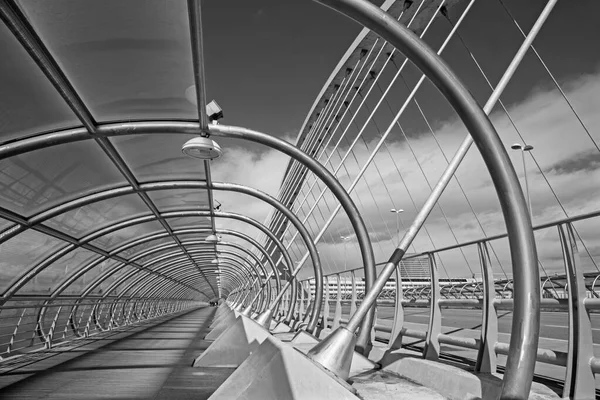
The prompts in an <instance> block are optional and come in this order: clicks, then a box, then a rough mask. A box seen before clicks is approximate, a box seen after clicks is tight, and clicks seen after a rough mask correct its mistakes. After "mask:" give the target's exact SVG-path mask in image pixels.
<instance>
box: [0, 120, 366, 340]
mask: <svg viewBox="0 0 600 400" xmlns="http://www.w3.org/2000/svg"><path fill="white" fill-rule="evenodd" d="M133 127H135V129H132V128H133ZM209 129H210V132H211V134H212V135H217V136H225V137H232V138H238V139H244V140H251V141H255V142H257V143H261V144H264V145H267V146H269V147H271V148H275V149H277V150H278V151H282V152H284V153H285V154H287V155H289V156H291V157H293V158H294V159H296V160H297V161H298V162H300V163H301V164H304V165H305V166H306V167H307V168H308V169H310V170H311V171H312V172H313V173H314V174H315V175H316V176H318V177H319V179H321V180H323V182H324V183H325V184H326V185H327V186H328V187H329V189H330V190H331V191H332V193H333V194H334V195H335V196H336V197H337V199H338V201H340V202H341V204H342V207H343V208H344V210H345V211H346V214H347V215H348V216H349V218H350V220H351V223H352V225H353V228H354V229H355V231H356V232H357V237H358V238H359V247H360V248H361V254H362V257H363V264H364V268H365V284H366V287H367V288H369V287H370V285H371V283H372V281H373V280H374V276H375V260H374V255H373V249H372V246H371V243H370V241H369V238H368V234H367V230H366V227H365V225H364V221H362V218H361V217H360V214H359V213H358V209H357V208H356V206H355V205H354V202H353V201H352V199H351V198H350V196H349V195H348V193H346V192H345V190H344V189H343V187H342V186H341V184H340V183H339V182H338V181H337V180H336V179H335V177H334V176H333V175H331V173H330V172H329V171H328V170H327V169H326V168H324V167H323V166H322V165H321V164H320V163H318V162H317V161H316V160H314V159H313V158H312V157H310V156H308V155H307V154H305V153H304V152H302V151H301V150H299V149H297V148H296V147H294V146H293V145H291V144H289V143H287V142H285V141H283V140H281V139H279V138H275V137H271V136H269V135H265V134H261V133H260V132H256V131H251V130H244V129H242V128H235V127H226V126H224V125H211V126H209ZM153 133H160V134H165V133H188V134H189V133H191V134H198V133H199V126H198V124H197V123H192V122H180V121H170V122H129V123H115V124H103V125H97V126H95V135H96V136H99V137H104V136H119V135H130V134H153ZM50 138H51V140H49V139H50ZM90 138H91V137H90V135H89V133H88V131H87V129H85V128H74V129H65V130H59V131H56V132H52V133H50V134H45V135H40V136H36V137H33V138H28V139H22V140H18V141H16V142H13V143H8V144H5V145H1V146H0V159H2V158H5V157H8V156H14V155H18V154H22V153H24V152H29V151H33V150H36V149H39V148H41V147H47V146H49V145H58V144H65V143H71V142H75V141H80V140H88V139H90ZM373 314H374V312H373V311H370V312H369V313H368V316H367V318H366V319H364V327H363V328H364V329H361V332H363V333H361V334H360V337H359V344H360V345H361V346H362V345H363V344H364V348H366V347H367V346H368V345H369V344H370V337H369V334H368V332H370V329H371V325H372V322H373Z"/></svg>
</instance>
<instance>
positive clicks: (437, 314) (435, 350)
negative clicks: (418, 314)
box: [423, 253, 442, 360]
mask: <svg viewBox="0 0 600 400" xmlns="http://www.w3.org/2000/svg"><path fill="white" fill-rule="evenodd" d="M428 256H429V267H430V271H431V292H430V293H431V300H430V303H429V327H428V329H427V337H426V338H425V348H424V349H423V356H424V357H425V358H426V359H428V360H437V359H438V358H439V355H440V342H439V339H438V337H439V335H440V333H442V314H441V310H440V305H439V299H440V283H439V279H438V278H439V277H438V270H437V263H436V261H435V254H433V253H429V254H428Z"/></svg>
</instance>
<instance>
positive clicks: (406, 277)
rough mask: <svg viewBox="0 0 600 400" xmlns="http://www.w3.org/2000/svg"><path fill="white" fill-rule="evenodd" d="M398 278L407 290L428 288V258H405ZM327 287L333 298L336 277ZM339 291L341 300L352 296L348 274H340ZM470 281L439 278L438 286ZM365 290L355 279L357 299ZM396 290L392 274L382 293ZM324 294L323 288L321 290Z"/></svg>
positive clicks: (313, 284)
mask: <svg viewBox="0 0 600 400" xmlns="http://www.w3.org/2000/svg"><path fill="white" fill-rule="evenodd" d="M400 274H401V275H400V276H401V279H402V288H403V289H409V288H414V287H421V286H429V285H430V284H431V276H430V261H429V258H428V257H414V258H407V259H405V260H402V261H401V262H400ZM327 280H328V286H329V297H330V298H335V297H336V296H337V291H338V280H337V275H332V276H329V277H328V278H327ZM340 281H341V282H340V284H341V285H340V286H341V287H340V290H341V293H342V297H343V298H350V296H351V295H352V278H351V277H350V276H349V273H348V272H341V277H340ZM467 281H472V279H452V280H450V279H446V278H440V279H439V282H440V285H449V284H456V283H458V282H465V283H466V282H467ZM309 282H310V291H311V295H314V294H315V281H314V279H310V280H309ZM364 290H365V281H364V278H362V277H358V276H357V277H356V292H357V295H358V296H359V297H362V294H363V293H364ZM395 290H396V277H395V274H393V275H392V276H391V277H390V279H389V280H388V281H387V282H386V284H385V286H384V288H383V291H382V292H385V291H395ZM323 294H325V288H324V290H323Z"/></svg>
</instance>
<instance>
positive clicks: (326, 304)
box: [323, 276, 329, 329]
mask: <svg viewBox="0 0 600 400" xmlns="http://www.w3.org/2000/svg"><path fill="white" fill-rule="evenodd" d="M323 284H324V285H325V290H324V292H325V301H324V302H323V329H327V327H328V326H329V277H328V276H326V277H324V278H323Z"/></svg>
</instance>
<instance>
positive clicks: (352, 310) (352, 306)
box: [350, 271, 357, 315]
mask: <svg viewBox="0 0 600 400" xmlns="http://www.w3.org/2000/svg"><path fill="white" fill-rule="evenodd" d="M350 277H351V278H350V279H351V280H352V298H351V300H350V315H354V313H355V312H356V301H357V298H356V274H355V273H354V271H350Z"/></svg>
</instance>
